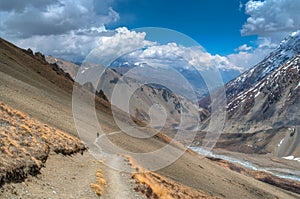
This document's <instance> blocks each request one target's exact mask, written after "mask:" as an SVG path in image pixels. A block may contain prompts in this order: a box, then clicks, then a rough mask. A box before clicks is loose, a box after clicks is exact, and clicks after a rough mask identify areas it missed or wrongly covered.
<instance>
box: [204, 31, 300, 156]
mask: <svg viewBox="0 0 300 199" xmlns="http://www.w3.org/2000/svg"><path fill="white" fill-rule="evenodd" d="M299 86H300V31H298V32H294V33H292V34H291V35H290V36H289V37H287V38H286V39H285V40H283V41H282V42H281V44H280V45H279V47H278V48H277V49H276V50H274V51H273V52H271V53H270V55H269V56H267V57H266V58H265V59H264V60H263V61H262V62H260V63H259V64H257V65H256V66H254V67H253V68H252V69H250V70H248V71H246V72H245V73H243V74H242V75H240V76H239V77H237V78H236V79H234V80H232V81H231V82H229V83H228V84H226V86H225V89H226V94H227V100H228V103H227V107H226V110H227V111H226V112H227V120H226V123H225V128H224V134H223V135H222V136H221V138H220V140H219V142H218V144H217V146H218V147H221V148H226V149H229V150H232V151H241V152H244V153H262V154H265V153H273V154H275V155H276V156H279V157H285V156H291V155H293V156H295V157H298V156H300V139H299V136H300V132H298V127H297V126H298V125H299V124H300V114H299V105H300V104H299V100H300V98H299V96H300V87H299ZM202 103H203V102H202Z"/></svg>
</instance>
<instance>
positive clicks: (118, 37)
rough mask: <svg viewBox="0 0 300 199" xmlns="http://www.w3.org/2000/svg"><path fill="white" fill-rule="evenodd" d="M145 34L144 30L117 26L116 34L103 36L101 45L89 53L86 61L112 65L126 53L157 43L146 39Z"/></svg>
mask: <svg viewBox="0 0 300 199" xmlns="http://www.w3.org/2000/svg"><path fill="white" fill-rule="evenodd" d="M145 36H146V33H144V32H135V31H130V30H128V29H127V28H126V27H122V28H117V29H116V34H114V35H112V36H110V37H102V38H101V40H100V43H99V45H97V46H96V48H95V49H93V51H92V52H91V53H90V54H89V55H88V57H87V60H86V61H88V62H96V63H98V64H102V65H104V66H107V65H110V63H111V62H113V61H114V60H115V59H117V58H119V57H120V56H122V55H124V54H125V53H128V52H132V51H135V50H138V49H141V48H143V47H146V46H151V45H154V44H155V42H150V41H147V40H145ZM96 60H98V61H96ZM99 62H100V63H99Z"/></svg>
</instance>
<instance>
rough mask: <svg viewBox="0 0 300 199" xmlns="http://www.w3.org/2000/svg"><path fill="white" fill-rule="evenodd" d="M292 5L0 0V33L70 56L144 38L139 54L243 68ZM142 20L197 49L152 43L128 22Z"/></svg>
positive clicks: (295, 13) (256, 57)
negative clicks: (180, 36) (181, 37)
mask: <svg viewBox="0 0 300 199" xmlns="http://www.w3.org/2000/svg"><path fill="white" fill-rule="evenodd" d="M299 10H300V1H299V0H241V1H240V0H185V1H178V0H174V1H169V0H22V1H19V0H10V1H0V36H1V37H3V38H5V39H7V40H9V41H11V42H13V43H15V44H16V45H18V46H20V47H22V48H31V49H33V50H34V51H40V52H42V53H44V54H46V55H53V56H56V57H59V58H63V59H66V60H69V61H74V62H81V61H83V60H84V59H85V57H86V56H87V55H88V54H89V53H90V52H91V51H92V50H93V49H95V48H98V49H102V50H103V55H105V56H107V57H110V56H115V55H120V53H122V52H125V51H128V50H133V49H135V48H145V47H146V46H148V47H149V46H151V48H149V50H147V51H146V52H145V53H143V54H139V55H138V56H140V58H141V59H142V58H143V59H144V58H145V57H151V58H152V59H155V58H160V59H164V57H162V56H161V54H160V52H164V53H165V54H166V55H167V54H168V53H169V54H170V52H173V53H178V54H180V55H184V56H186V57H188V58H189V59H190V60H189V61H190V63H193V64H195V65H199V67H200V68H201V66H209V65H214V66H216V67H218V68H223V69H238V70H240V71H244V70H246V69H249V68H250V67H252V66H254V65H255V64H256V63H258V62H259V61H261V60H262V59H263V58H264V57H265V56H266V55H268V54H269V53H270V52H271V51H272V50H274V49H275V48H276V47H277V46H278V44H279V43H280V41H281V40H283V39H284V37H286V36H287V35H288V34H290V33H291V32H294V31H297V30H299V29H300V12H299ZM141 27H162V28H169V29H173V30H176V31H179V32H181V33H184V34H186V35H188V36H189V37H191V38H193V39H194V40H196V41H197V42H198V43H199V44H200V45H201V46H203V47H204V49H200V48H197V49H196V48H186V47H187V46H181V45H180V43H177V44H175V45H174V44H169V43H163V42H162V43H161V44H157V43H153V41H149V34H147V33H139V32H136V31H134V30H133V29H135V28H141ZM157 42H161V41H159V39H158V40H157ZM168 58H170V56H169V57H168ZM107 60H108V59H107Z"/></svg>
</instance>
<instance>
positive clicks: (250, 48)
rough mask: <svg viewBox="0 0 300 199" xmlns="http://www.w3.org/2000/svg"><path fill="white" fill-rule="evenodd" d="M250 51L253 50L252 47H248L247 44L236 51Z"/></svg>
mask: <svg viewBox="0 0 300 199" xmlns="http://www.w3.org/2000/svg"><path fill="white" fill-rule="evenodd" d="M249 50H252V46H248V45H247V44H244V45H241V46H240V47H238V48H236V49H235V51H249Z"/></svg>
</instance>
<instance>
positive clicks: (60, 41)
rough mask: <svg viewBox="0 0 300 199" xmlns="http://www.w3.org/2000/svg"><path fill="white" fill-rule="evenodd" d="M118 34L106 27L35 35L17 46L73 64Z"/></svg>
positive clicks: (21, 40)
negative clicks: (106, 39)
mask: <svg viewBox="0 0 300 199" xmlns="http://www.w3.org/2000/svg"><path fill="white" fill-rule="evenodd" d="M114 34H116V32H115V31H109V30H106V29H105V27H104V26H100V27H91V28H88V29H78V30H76V31H70V32H68V33H65V34H60V35H35V36H32V37H29V38H23V39H18V40H17V41H16V44H17V45H18V46H21V47H23V48H28V47H30V48H32V49H33V50H34V51H40V52H43V53H44V54H47V55H52V56H55V57H60V58H63V59H65V60H70V61H73V62H81V61H82V60H83V59H84V58H85V57H86V55H87V54H89V52H90V51H91V50H92V49H94V48H96V47H97V46H98V45H100V44H101V42H102V40H103V38H105V37H110V36H112V35H114Z"/></svg>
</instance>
